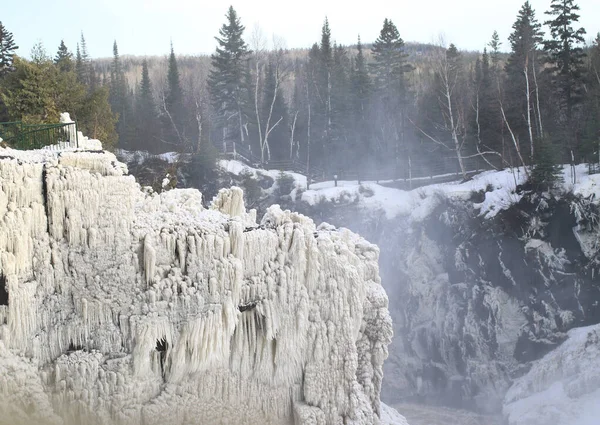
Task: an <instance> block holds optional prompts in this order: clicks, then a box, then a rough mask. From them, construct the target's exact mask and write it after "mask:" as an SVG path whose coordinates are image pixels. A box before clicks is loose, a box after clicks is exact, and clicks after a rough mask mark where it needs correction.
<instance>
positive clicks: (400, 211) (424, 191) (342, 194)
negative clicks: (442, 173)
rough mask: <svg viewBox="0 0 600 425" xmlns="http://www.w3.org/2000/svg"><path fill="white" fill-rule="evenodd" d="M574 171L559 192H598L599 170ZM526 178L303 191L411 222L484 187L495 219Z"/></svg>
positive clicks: (516, 172)
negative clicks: (445, 201)
mask: <svg viewBox="0 0 600 425" xmlns="http://www.w3.org/2000/svg"><path fill="white" fill-rule="evenodd" d="M219 164H220V166H221V167H222V168H223V169H224V170H225V171H227V172H230V173H233V174H237V175H239V174H241V173H242V172H244V170H246V171H247V172H250V173H252V174H254V175H257V173H261V174H264V175H268V176H270V177H272V178H274V179H276V178H277V177H278V176H279V175H280V171H276V170H271V171H267V170H257V169H254V168H250V167H248V166H246V165H245V164H243V163H241V162H239V161H232V160H222V161H220V162H219ZM574 171H575V177H576V183H575V184H573V183H572V181H573V178H572V177H573V176H572V171H571V167H570V166H565V167H564V170H563V180H564V181H563V183H562V184H561V187H560V188H559V191H564V192H573V193H574V194H580V195H582V196H584V197H588V196H592V195H594V194H595V193H596V191H597V190H598V187H599V185H600V174H595V175H589V174H588V167H587V165H584V164H582V165H578V166H577V167H575V169H574ZM285 174H288V175H290V176H291V177H293V178H294V180H295V182H296V187H297V189H296V190H305V189H306V177H305V176H303V175H301V174H297V173H292V172H285ZM525 180H526V175H525V172H524V171H523V169H518V168H515V169H513V170H511V169H506V170H502V171H485V172H483V173H481V174H478V175H476V176H474V177H473V179H472V180H470V181H467V182H464V183H461V182H450V183H439V184H433V185H430V186H423V187H421V188H418V189H414V190H410V191H406V190H400V189H395V188H390V187H386V186H382V185H380V184H377V183H376V182H367V181H365V182H362V183H361V184H360V185H359V184H358V182H357V181H355V180H354V181H344V180H340V181H338V182H337V187H336V186H335V182H333V181H326V182H321V183H314V184H312V185H311V186H310V190H305V191H304V192H303V193H302V200H303V201H305V202H307V203H309V204H311V205H315V204H318V203H319V202H322V201H329V202H332V203H346V202H352V201H354V200H358V202H359V204H360V205H361V206H363V207H364V208H365V209H368V210H381V211H383V212H384V213H385V216H386V218H388V219H393V218H396V217H399V216H406V217H408V218H409V219H410V220H411V221H415V222H419V221H422V220H423V219H425V218H426V217H428V216H429V214H430V213H431V212H432V211H433V210H434V209H435V208H436V207H437V206H438V205H439V203H440V202H441V201H442V200H443V199H445V198H446V199H448V198H449V199H463V200H468V199H469V198H470V197H471V195H472V194H473V193H474V192H479V191H486V194H485V199H484V201H483V202H481V203H479V204H475V207H476V208H478V209H479V210H480V214H481V215H483V216H485V217H486V218H492V217H494V216H495V215H496V214H497V213H498V212H500V211H502V210H505V209H507V208H509V207H510V206H511V205H513V204H515V203H517V202H519V201H520V200H521V198H522V195H520V194H518V193H516V188H517V186H518V185H520V184H523V183H524V182H525ZM294 195H295V193H292V197H294Z"/></svg>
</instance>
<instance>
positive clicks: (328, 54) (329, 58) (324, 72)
mask: <svg viewBox="0 0 600 425" xmlns="http://www.w3.org/2000/svg"><path fill="white" fill-rule="evenodd" d="M332 70H333V48H332V46H331V29H330V28H329V20H328V19H327V17H325V22H323V27H322V28H321V44H320V45H319V80H318V82H317V84H318V91H319V93H323V105H322V107H323V111H322V113H324V117H325V122H326V125H325V128H324V129H323V130H324V132H325V140H323V143H325V148H326V149H327V151H326V152H329V149H330V148H331V146H330V143H331V140H330V138H331V125H332V122H331V114H332V110H331V108H332V105H331V88H332V87H331V84H332V83H331V81H332V75H331V74H332ZM329 153H330V152H329Z"/></svg>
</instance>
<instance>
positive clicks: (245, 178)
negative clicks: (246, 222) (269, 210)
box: [240, 170, 262, 208]
mask: <svg viewBox="0 0 600 425" xmlns="http://www.w3.org/2000/svg"><path fill="white" fill-rule="evenodd" d="M240 178H241V179H242V181H241V183H240V186H242V189H243V190H244V197H245V198H246V199H245V201H246V206H247V207H250V208H253V207H254V206H256V204H257V203H258V201H259V200H260V197H261V194H262V189H261V187H260V183H259V181H258V180H256V178H255V177H254V175H253V174H252V173H251V172H250V171H249V170H244V171H243V172H242V173H241V174H240Z"/></svg>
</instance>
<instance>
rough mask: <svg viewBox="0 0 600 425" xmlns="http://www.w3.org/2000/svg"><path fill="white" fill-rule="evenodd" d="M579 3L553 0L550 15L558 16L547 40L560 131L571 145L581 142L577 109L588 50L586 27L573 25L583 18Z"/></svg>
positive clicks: (567, 0) (582, 93) (572, 147)
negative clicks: (583, 45)
mask: <svg viewBox="0 0 600 425" xmlns="http://www.w3.org/2000/svg"><path fill="white" fill-rule="evenodd" d="M578 10H579V6H577V5H576V4H575V3H574V2H573V0H552V3H551V5H550V10H549V11H547V12H546V14H547V15H550V16H553V17H554V18H553V19H551V20H549V21H547V22H546V24H547V25H548V26H549V27H550V35H551V39H550V40H547V41H545V42H544V45H545V50H546V53H547V55H548V62H549V64H550V68H549V72H550V73H551V75H552V83H553V86H554V90H555V93H556V100H557V102H556V103H557V104H558V107H559V113H558V120H557V121H558V122H559V123H560V129H561V130H562V131H561V133H560V134H559V135H560V136H561V138H564V140H565V141H566V142H567V147H568V148H570V149H574V148H576V147H577V146H576V145H577V139H578V134H577V132H578V128H577V121H578V120H577V117H576V113H579V112H580V108H579V106H580V105H581V103H582V101H583V96H584V81H585V66H584V57H585V53H584V52H583V49H582V48H581V45H582V44H583V43H584V42H585V40H584V38H583V36H584V35H585V33H586V32H585V30H584V29H583V28H578V29H575V28H574V27H573V26H574V25H575V24H576V23H577V22H578V21H579V15H578V14H577V11H578Z"/></svg>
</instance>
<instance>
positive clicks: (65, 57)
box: [54, 40, 73, 72]
mask: <svg viewBox="0 0 600 425" xmlns="http://www.w3.org/2000/svg"><path fill="white" fill-rule="evenodd" d="M54 63H55V65H56V66H58V69H60V70H61V72H71V71H73V54H72V53H71V52H69V49H67V46H66V45H65V41H64V40H61V41H60V45H59V46H58V51H57V52H56V57H55V58H54Z"/></svg>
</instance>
